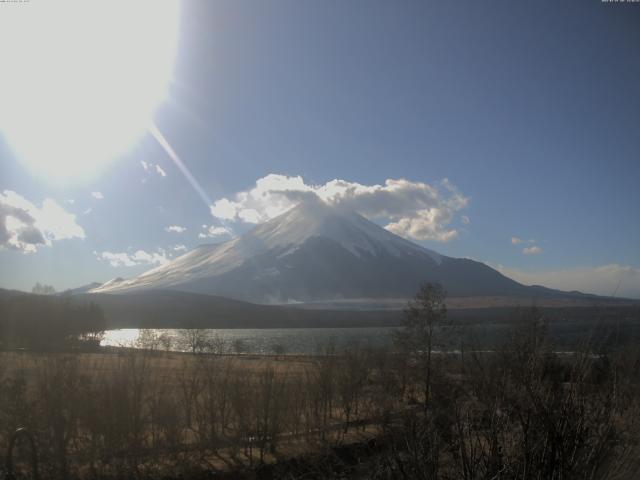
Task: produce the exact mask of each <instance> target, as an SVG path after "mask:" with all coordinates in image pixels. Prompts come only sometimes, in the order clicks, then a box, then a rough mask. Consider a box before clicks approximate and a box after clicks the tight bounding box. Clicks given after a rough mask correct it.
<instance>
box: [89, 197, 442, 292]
mask: <svg viewBox="0 0 640 480" xmlns="http://www.w3.org/2000/svg"><path fill="white" fill-rule="evenodd" d="M311 238H322V239H329V240H331V241H333V242H336V243H338V244H339V245H340V246H341V247H342V248H344V249H346V250H348V251H349V252H351V253H352V254H353V255H355V256H356V257H359V258H363V257H365V256H373V257H375V256H379V255H381V254H387V255H392V256H396V257H401V256H407V255H422V256H424V255H428V256H429V257H431V259H432V260H433V261H434V262H435V263H436V264H438V265H439V264H440V263H441V262H442V258H441V256H440V255H439V254H437V253H436V252H433V251H431V250H427V249H425V248H423V247H420V246H418V245H416V244H414V243H411V242H409V241H407V240H405V239H403V238H401V237H398V236H397V235H394V234H393V233H391V232H389V231H387V230H385V229H384V228H382V227H380V226H379V225H377V224H375V223H373V222H371V221H369V220H367V219H365V218H364V217H362V216H361V215H359V214H357V213H355V212H353V211H347V210H344V209H342V208H340V207H334V206H330V205H327V204H325V203H323V202H320V201H317V202H303V203H301V204H299V205H298V206H296V207H294V208H292V209H290V210H289V211H287V212H285V213H283V214H282V215H280V216H278V217H276V218H274V219H272V220H270V221H268V222H266V223H264V224H262V225H259V226H257V227H255V228H254V229H252V230H250V231H249V232H247V233H245V234H244V235H242V236H240V237H237V238H234V239H232V240H229V241H227V242H224V243H221V244H216V245H201V246H200V247H197V248H196V249H194V250H192V251H190V252H188V253H186V254H185V255H182V256H180V257H178V258H176V259H175V260H173V261H172V262H170V263H169V264H167V265H162V266H160V267H157V268H154V269H153V270H150V271H148V272H146V273H144V274H142V275H140V276H138V277H136V278H133V279H131V280H123V281H119V282H114V281H112V282H107V284H104V285H102V286H100V287H98V288H96V289H94V290H93V292H96V293H98V292H112V291H123V290H128V289H140V288H168V287H171V286H173V285H178V284H182V283H185V282H192V281H194V280H198V279H204V278H209V277H215V276H218V275H222V274H224V273H227V272H230V271H231V270H234V269H235V268H238V267H240V266H241V265H243V264H245V262H247V261H250V260H251V259H253V258H255V257H256V256H258V255H262V254H266V253H267V252H270V251H272V252H273V253H274V255H276V256H277V258H282V257H286V256H287V255H289V254H291V253H293V252H295V251H296V250H297V249H298V248H299V247H301V246H302V245H303V244H304V243H305V242H306V241H307V240H309V239H311Z"/></svg>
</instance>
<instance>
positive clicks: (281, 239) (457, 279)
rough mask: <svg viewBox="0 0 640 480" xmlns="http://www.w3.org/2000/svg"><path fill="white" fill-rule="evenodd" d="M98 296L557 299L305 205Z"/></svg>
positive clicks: (347, 215)
mask: <svg viewBox="0 0 640 480" xmlns="http://www.w3.org/2000/svg"><path fill="white" fill-rule="evenodd" d="M117 280H118V281H111V282H107V283H106V284H104V285H102V286H100V287H98V288H96V289H93V290H92V292H93V293H126V292H133V291H141V290H150V289H168V290H179V291H185V292H192V293H203V294H210V295H212V294H213V295H221V296H226V297H230V298H235V299H240V300H248V301H253V302H259V303H287V302H306V301H318V300H330V299H348V298H381V297H382V298H394V297H401V298H408V297H410V296H412V295H413V294H414V293H415V291H416V290H417V288H418V286H419V285H420V284H421V283H422V282H425V281H430V282H439V283H441V284H443V285H444V287H445V288H446V289H447V291H448V293H449V295H451V296H485V295H503V296H504V295H506V296H550V295H551V296H552V295H557V294H560V293H561V292H556V291H553V290H549V289H545V288H543V287H526V286H524V285H521V284H519V283H517V282H515V281H513V280H511V279H509V278H507V277H505V276H504V275H502V274H500V273H499V272H497V271H496V270H494V269H492V268H490V267H488V266H487V265H484V264H483V263H480V262H476V261H473V260H468V259H458V258H451V257H446V256H443V255H440V254H438V253H436V252H433V251H431V250H428V249H426V248H423V247H421V246H419V245H416V244H414V243H412V242H409V241H407V240H405V239H403V238H401V237H399V236H397V235H394V234H393V233H391V232H389V231H387V230H385V229H384V228H382V227H380V226H378V225H376V224H375V223H373V222H370V221H369V220H367V219H365V218H364V217H362V216H360V215H358V214H356V213H354V212H349V211H343V210H340V209H337V208H334V207H330V206H327V205H325V204H323V203H319V202H315V203H302V204H300V205H298V206H297V207H295V208H293V209H291V210H289V211H288V212H286V213H284V214H283V215H280V216H279V217H277V218H274V219H272V220H271V221H269V222H266V223H264V224H262V225H259V226H257V227H256V228H254V229H253V230H251V231H249V232H247V233H246V234H245V235H243V236H241V237H238V238H235V239H233V240H230V241H228V242H225V243H222V244H218V245H202V246H199V247H197V248H196V249H194V250H192V251H191V252H189V253H187V254H185V255H183V256H181V257H179V258H177V259H175V260H174V261H172V262H170V263H169V264H167V265H164V266H161V267H158V268H155V269H153V270H150V271H148V272H146V273H144V274H142V275H140V276H138V277H136V278H133V279H130V280H121V279H117Z"/></svg>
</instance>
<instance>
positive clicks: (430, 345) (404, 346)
mask: <svg viewBox="0 0 640 480" xmlns="http://www.w3.org/2000/svg"><path fill="white" fill-rule="evenodd" d="M444 300H445V292H444V290H443V288H442V287H441V286H440V285H438V284H431V283H426V284H424V285H422V287H420V290H419V291H418V293H417V294H416V296H415V298H414V299H413V300H412V301H410V302H409V304H408V306H407V308H406V309H405V316H404V322H403V327H404V328H403V329H402V330H399V331H397V332H396V333H395V338H394V340H395V344H396V346H397V347H398V349H399V350H400V351H401V352H402V354H404V355H406V356H407V357H408V358H409V360H410V362H411V363H412V365H413V366H414V367H415V368H416V369H417V370H418V373H419V376H420V380H421V382H422V383H423V392H424V404H425V409H426V408H427V406H428V403H429V399H430V394H431V382H432V374H433V350H434V348H435V347H436V346H442V345H441V344H442V336H443V335H442V334H443V332H442V330H441V328H442V327H443V326H444V325H445V324H446V322H447V307H446V305H445V303H444Z"/></svg>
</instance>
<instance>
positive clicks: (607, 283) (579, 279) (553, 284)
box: [495, 263, 640, 298]
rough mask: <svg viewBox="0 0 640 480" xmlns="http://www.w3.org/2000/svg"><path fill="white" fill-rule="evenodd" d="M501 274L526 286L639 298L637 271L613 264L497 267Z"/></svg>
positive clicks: (638, 273)
mask: <svg viewBox="0 0 640 480" xmlns="http://www.w3.org/2000/svg"><path fill="white" fill-rule="evenodd" d="M495 268H496V269H497V270H498V271H499V272H501V273H502V274H504V275H506V276H508V277H510V278H513V279H514V280H516V281H518V282H520V283H523V284H525V285H544V286H545V287H550V288H557V289H560V290H566V291H572V290H579V291H581V292H584V293H595V294H597V295H613V294H614V293H615V294H616V296H617V297H628V298H640V269H639V268H636V267H631V266H628V265H626V266H625V265H618V264H615V263H612V264H607V265H601V266H598V267H576V268H567V269H563V270H547V271H537V272H534V271H526V270H520V269H516V268H509V267H504V266H502V265H498V266H497V267H495Z"/></svg>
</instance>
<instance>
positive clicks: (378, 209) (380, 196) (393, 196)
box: [211, 174, 469, 242]
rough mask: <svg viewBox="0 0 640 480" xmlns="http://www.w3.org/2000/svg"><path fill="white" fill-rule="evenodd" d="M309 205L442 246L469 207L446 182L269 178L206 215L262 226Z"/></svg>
mask: <svg viewBox="0 0 640 480" xmlns="http://www.w3.org/2000/svg"><path fill="white" fill-rule="evenodd" d="M312 200H316V201H317V200H320V201H323V202H325V203H327V204H330V205H337V206H343V207H345V208H348V209H351V210H354V211H356V212H358V213H360V214H361V215H364V216H365V217H367V218H369V219H378V220H382V221H386V222H388V223H387V224H386V226H385V228H386V229H387V230H389V231H391V232H393V233H395V234H397V235H401V236H403V237H407V238H412V239H414V240H437V241H442V242H446V241H449V240H452V239H453V238H455V237H456V236H457V235H458V230H456V229H455V228H454V227H452V226H451V224H452V222H453V221H454V219H455V217H456V214H457V213H458V212H459V211H461V210H463V209H464V208H465V207H466V206H467V204H468V201H469V200H468V198H467V197H465V196H464V195H463V194H462V193H461V192H460V191H459V190H458V189H457V188H456V187H455V186H454V185H453V184H451V183H450V182H449V181H448V180H447V179H444V180H442V181H441V182H439V183H438V184H433V185H431V184H427V183H424V182H412V181H409V180H406V179H388V180H386V181H385V183H384V185H363V184H360V183H356V182H349V181H346V180H340V179H335V180H331V181H329V182H327V183H325V184H322V185H309V184H307V183H306V182H305V181H304V179H303V178H302V177H300V176H295V177H290V176H286V175H277V174H269V175H267V176H265V177H263V178H260V179H258V180H257V181H256V185H255V187H253V188H252V189H250V190H247V191H242V192H238V193H237V194H236V195H235V196H233V198H221V199H219V200H217V201H216V202H215V203H214V204H213V205H212V206H211V214H212V215H213V216H214V217H217V218H218V219H221V220H225V221H242V222H246V223H261V222H264V221H267V220H270V219H271V218H274V217H276V216H278V215H280V214H282V213H284V212H286V211H287V210H289V209H290V208H292V207H293V206H295V205H296V204H298V203H300V202H302V201H312ZM465 220H466V221H465ZM461 221H462V223H465V224H466V223H468V221H469V219H468V217H466V216H465V218H464V219H461Z"/></svg>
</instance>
